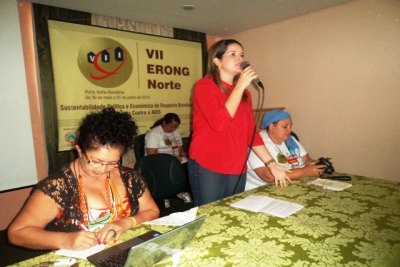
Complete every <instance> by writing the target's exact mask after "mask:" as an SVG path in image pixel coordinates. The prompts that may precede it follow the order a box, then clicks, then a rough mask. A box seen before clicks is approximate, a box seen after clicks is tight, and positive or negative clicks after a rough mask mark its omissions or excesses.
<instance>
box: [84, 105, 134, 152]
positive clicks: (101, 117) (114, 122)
mask: <svg viewBox="0 0 400 267" xmlns="http://www.w3.org/2000/svg"><path fill="white" fill-rule="evenodd" d="M136 129H137V127H136V124H135V122H134V121H133V120H132V116H131V115H130V114H129V113H127V112H117V111H115V109H114V108H105V109H103V110H102V111H101V112H96V113H91V114H89V115H87V116H86V117H85V118H84V119H83V121H82V123H81V125H80V127H79V129H78V132H77V134H78V137H77V140H76V144H77V145H78V146H79V147H80V149H81V150H82V152H86V151H88V150H91V149H96V148H98V147H99V146H109V147H114V148H122V149H123V151H125V150H126V149H127V148H128V147H130V146H131V145H132V144H133V140H134V137H135V136H136Z"/></svg>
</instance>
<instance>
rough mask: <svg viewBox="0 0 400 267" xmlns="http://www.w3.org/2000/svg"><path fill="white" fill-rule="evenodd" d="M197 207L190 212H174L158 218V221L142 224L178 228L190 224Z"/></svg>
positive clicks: (194, 217)
mask: <svg viewBox="0 0 400 267" xmlns="http://www.w3.org/2000/svg"><path fill="white" fill-rule="evenodd" d="M198 209H199V207H194V208H191V209H190V210H187V211H183V212H174V213H171V214H170V215H168V216H164V217H160V218H158V219H155V220H152V221H147V222H144V224H155V225H172V226H180V225H183V224H185V223H188V222H191V221H193V220H194V219H196V215H197V210H198Z"/></svg>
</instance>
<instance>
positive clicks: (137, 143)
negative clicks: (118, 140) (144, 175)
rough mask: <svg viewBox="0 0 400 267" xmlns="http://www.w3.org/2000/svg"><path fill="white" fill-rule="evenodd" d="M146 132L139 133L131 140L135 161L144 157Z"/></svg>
mask: <svg viewBox="0 0 400 267" xmlns="http://www.w3.org/2000/svg"><path fill="white" fill-rule="evenodd" d="M145 136H146V134H139V135H138V136H136V137H135V140H134V142H133V151H134V152H135V158H136V161H138V160H139V159H141V158H143V157H144V145H145V144H144V138H145Z"/></svg>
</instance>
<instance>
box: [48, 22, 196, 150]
mask: <svg viewBox="0 0 400 267" xmlns="http://www.w3.org/2000/svg"><path fill="white" fill-rule="evenodd" d="M48 25H49V35H50V48H51V56H52V64H53V74H54V82H55V91H56V104H57V119H58V132H59V141H58V148H59V151H65V150H70V149H71V148H72V146H73V144H74V141H75V138H76V129H77V128H78V127H79V124H80V122H81V119H82V118H83V117H84V116H85V115H86V114H88V113H90V112H93V111H100V110H101V109H103V108H105V107H114V108H115V109H116V110H118V111H125V112H129V113H130V114H131V115H132V117H133V119H134V121H135V122H136V124H137V126H138V133H139V134H142V133H146V132H147V131H148V130H149V129H150V127H151V126H152V125H153V123H154V122H155V121H156V120H158V119H160V118H162V117H163V116H164V114H166V113H169V112H173V113H176V114H178V115H179V117H180V118H181V125H180V127H179V131H180V132H181V134H182V136H189V134H190V116H191V107H192V103H191V94H192V90H193V86H194V84H195V82H196V81H197V80H198V79H200V78H201V76H202V59H201V58H202V57H201V52H202V51H201V44H200V43H197V42H190V41H182V40H176V39H170V38H166V37H158V36H152V35H145V34H138V33H132V32H126V31H119V30H113V29H108V28H101V27H95V26H87V25H79V24H72V23H66V22H59V21H50V20H49V21H48Z"/></svg>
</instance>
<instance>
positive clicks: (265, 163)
mask: <svg viewBox="0 0 400 267" xmlns="http://www.w3.org/2000/svg"><path fill="white" fill-rule="evenodd" d="M272 162H275V160H274V159H273V158H272V159H270V160H268V161H266V162H264V165H265V167H268V165H269V164H271V163H272Z"/></svg>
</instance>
